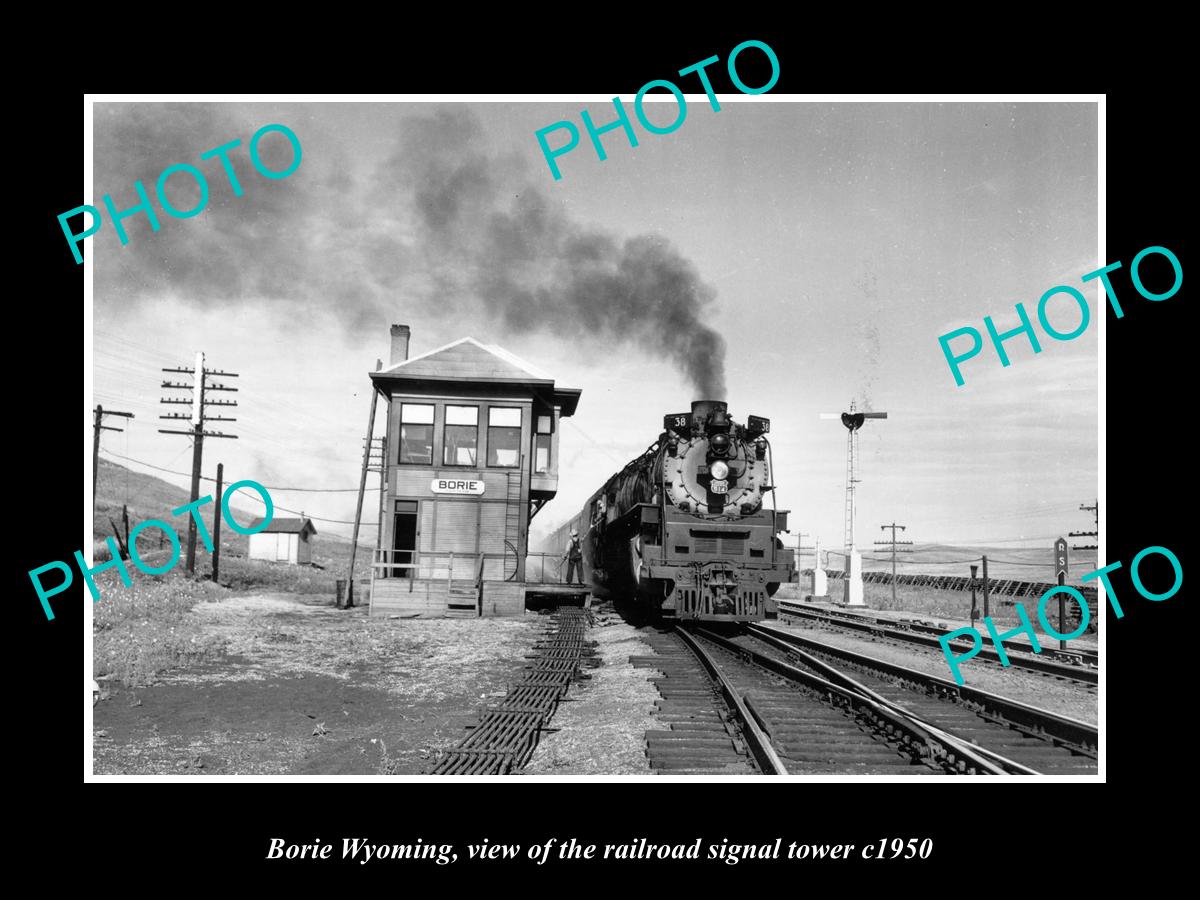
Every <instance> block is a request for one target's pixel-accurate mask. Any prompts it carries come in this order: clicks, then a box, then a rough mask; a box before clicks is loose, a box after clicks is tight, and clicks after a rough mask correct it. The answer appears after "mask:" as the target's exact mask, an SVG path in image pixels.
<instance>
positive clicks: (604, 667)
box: [521, 607, 659, 775]
mask: <svg viewBox="0 0 1200 900" xmlns="http://www.w3.org/2000/svg"><path fill="white" fill-rule="evenodd" d="M595 620H596V621H595V624H594V625H593V626H592V628H591V629H590V631H589V632H588V639H589V640H593V641H595V642H596V645H597V646H596V657H595V659H596V661H597V662H599V665H598V666H596V667H590V668H585V669H583V672H584V673H585V674H587V675H589V676H590V677H589V678H587V679H586V680H584V681H581V682H577V683H576V684H573V685H571V690H570V692H569V693H568V695H567V699H566V701H564V702H563V703H560V704H559V707H558V711H557V712H556V713H555V714H554V719H553V720H552V721H551V722H550V727H552V728H556V729H559V730H558V731H555V732H551V733H550V734H547V735H545V736H543V737H542V739H541V741H540V742H539V743H538V746H537V749H536V750H534V752H533V756H532V757H531V758H530V760H529V763H528V764H527V765H526V766H525V768H524V769H523V770H522V771H521V774H522V775H651V774H653V773H652V772H651V771H650V766H649V762H648V760H647V758H646V740H645V738H646V731H647V730H648V729H651V728H654V727H656V726H655V723H654V719H653V718H652V717H651V712H652V711H653V709H654V702H655V701H656V700H657V699H658V696H659V694H658V691H657V689H655V687H654V685H652V684H651V683H650V682H649V681H647V680H646V679H647V677H648V673H647V670H646V669H635V668H634V667H633V665H632V664H630V662H629V657H631V656H639V655H647V654H653V652H654V651H653V650H652V649H651V648H650V646H649V645H648V644H647V643H646V642H645V641H643V640H642V638H641V637H640V636H639V629H638V628H635V627H634V626H632V625H629V624H628V623H626V622H625V621H624V620H623V619H622V618H621V617H620V616H618V615H617V614H616V613H614V612H612V610H611V608H605V607H601V608H599V609H597V611H596V616H595Z"/></svg>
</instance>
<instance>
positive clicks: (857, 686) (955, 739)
mask: <svg viewBox="0 0 1200 900" xmlns="http://www.w3.org/2000/svg"><path fill="white" fill-rule="evenodd" d="M747 630H748V631H749V633H750V634H752V635H753V636H754V637H756V638H757V639H758V640H760V641H762V642H763V643H765V644H768V645H770V646H772V647H775V648H776V649H777V650H783V651H784V652H785V653H790V654H792V655H794V656H796V657H798V658H799V659H800V660H801V661H802V662H803V663H804V664H805V665H807V666H809V667H811V668H813V669H816V670H817V671H819V672H822V673H824V675H825V677H826V678H828V679H829V680H830V681H832V682H834V683H835V684H840V685H842V686H843V687H845V688H848V689H850V690H852V691H857V692H858V693H860V694H863V695H864V696H866V697H869V698H870V699H872V700H874V701H875V702H876V703H879V704H880V705H882V706H886V707H888V708H889V709H891V710H892V711H893V712H895V713H897V714H898V715H902V716H906V717H907V718H909V719H911V720H912V721H914V722H916V723H917V724H919V725H920V726H921V727H922V728H924V729H925V730H926V731H929V732H930V733H932V734H935V735H937V736H939V737H940V738H942V739H943V740H945V741H947V742H948V743H957V744H960V745H970V749H971V750H972V751H973V752H975V753H979V754H981V755H983V756H986V757H987V758H989V759H991V760H992V761H994V762H995V763H996V764H997V765H999V766H1000V767H1001V768H1003V769H1004V770H1005V771H1006V772H1008V774H1010V775H1040V774H1042V773H1041V772H1038V771H1037V770H1036V769H1031V768H1029V767H1028V766H1026V765H1024V764H1023V763H1019V762H1017V761H1016V760H1014V759H1009V758H1008V757H1007V756H1004V755H1002V754H1000V753H997V752H996V751H994V750H989V749H988V748H987V747H981V746H979V745H978V744H972V742H970V741H968V740H967V739H966V738H964V737H962V736H961V735H957V734H955V733H954V732H953V731H947V730H946V729H944V728H941V727H939V726H937V725H935V724H933V723H932V722H930V721H928V720H926V719H924V718H922V717H921V716H919V715H917V714H916V713H914V712H912V711H911V710H907V709H905V708H904V707H902V706H901V705H900V704H898V703H896V702H895V701H893V700H889V699H888V698H887V697H884V696H883V695H882V694H880V693H878V692H876V691H873V690H871V689H870V688H869V687H867V686H866V685H865V684H862V683H861V682H859V681H858V680H857V679H855V678H852V677H850V676H849V675H847V674H846V673H845V672H842V671H840V670H838V669H836V668H834V667H833V666H831V665H829V664H828V663H826V662H824V661H823V660H820V659H817V658H816V657H815V656H813V655H812V654H810V653H805V652H804V651H803V650H800V649H799V648H797V647H793V646H790V645H788V644H787V643H785V642H784V641H781V640H779V639H777V638H776V637H774V636H773V635H771V634H768V633H766V631H765V630H764V629H760V628H755V627H753V626H751V627H750V628H749V629H747Z"/></svg>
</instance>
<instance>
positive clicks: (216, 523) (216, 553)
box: [212, 463, 225, 582]
mask: <svg viewBox="0 0 1200 900" xmlns="http://www.w3.org/2000/svg"><path fill="white" fill-rule="evenodd" d="M224 478H225V463H217V505H216V506H215V507H214V508H213V574H212V580H213V581H214V582H215V581H216V580H217V575H218V574H219V573H220V571H221V486H222V484H223V480H224Z"/></svg>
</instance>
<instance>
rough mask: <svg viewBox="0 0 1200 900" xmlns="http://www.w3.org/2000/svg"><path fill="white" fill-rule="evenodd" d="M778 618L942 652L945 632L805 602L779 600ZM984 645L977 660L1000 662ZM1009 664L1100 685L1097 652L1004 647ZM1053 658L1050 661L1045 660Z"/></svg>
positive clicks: (959, 644)
mask: <svg viewBox="0 0 1200 900" xmlns="http://www.w3.org/2000/svg"><path fill="white" fill-rule="evenodd" d="M778 609H779V617H780V619H782V620H787V619H791V620H793V621H800V622H805V623H811V622H815V623H819V624H821V625H824V626H826V627H830V628H839V629H842V630H847V631H854V632H858V633H865V634H870V635H871V636H872V637H874V638H876V639H882V640H888V641H896V642H899V643H903V644H909V645H913V644H916V645H918V646H921V647H927V648H929V649H931V650H936V651H937V653H938V654H939V655H941V653H942V645H941V643H940V642H939V640H938V636H940V635H942V634H944V633H945V631H944V630H942V629H939V628H937V627H936V626H934V625H926V624H924V623H922V622H899V621H893V620H890V619H881V618H877V617H875V616H868V615H862V614H858V613H849V612H844V611H842V610H828V609H825V608H823V607H819V606H810V605H807V604H804V603H797V602H789V601H787V600H780V601H778ZM983 640H984V643H985V646H983V647H981V648H980V650H979V654H978V656H979V658H980V659H989V660H993V661H999V659H1000V656H999V654H998V653H997V652H996V651H995V650H994V649H992V648H991V647H990V646H987V645H990V644H991V643H992V641H991V638H990V637H989V636H988V635H986V634H984V635H983ZM950 646H951V648H952V649H956V650H958V651H960V652H962V651H966V650H969V649H970V648H971V646H972V643H971V642H970V641H968V640H964V639H961V638H959V639H955V640H954V641H951V644H950ZM1005 652H1006V653H1007V654H1008V661H1009V665H1010V666H1012V667H1013V668H1015V669H1024V670H1027V671H1030V672H1037V673H1039V674H1042V675H1046V676H1049V677H1053V678H1061V679H1064V680H1067V681H1076V682H1080V683H1082V684H1088V685H1096V684H1098V683H1099V674H1100V673H1099V668H1098V667H1099V656H1098V654H1097V653H1096V651H1094V650H1091V649H1083V648H1080V649H1078V650H1070V651H1066V652H1065V653H1064V652H1063V651H1061V650H1057V649H1053V648H1049V647H1047V648H1045V649H1043V651H1042V653H1041V654H1035V653H1033V652H1032V650H1025V649H1023V648H1022V646H1021V645H1020V644H1017V643H1013V644H1005ZM1048 657H1052V658H1048Z"/></svg>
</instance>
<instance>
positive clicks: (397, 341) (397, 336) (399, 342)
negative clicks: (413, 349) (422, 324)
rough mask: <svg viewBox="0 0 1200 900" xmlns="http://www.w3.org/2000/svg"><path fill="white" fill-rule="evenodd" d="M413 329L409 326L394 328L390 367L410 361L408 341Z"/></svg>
mask: <svg viewBox="0 0 1200 900" xmlns="http://www.w3.org/2000/svg"><path fill="white" fill-rule="evenodd" d="M411 334H412V329H410V328H409V327H408V326H407V325H393V326H392V355H391V361H390V362H389V363H388V365H391V366H394V365H396V363H402V362H405V361H406V360H407V359H408V339H409V337H410V336H411Z"/></svg>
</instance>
